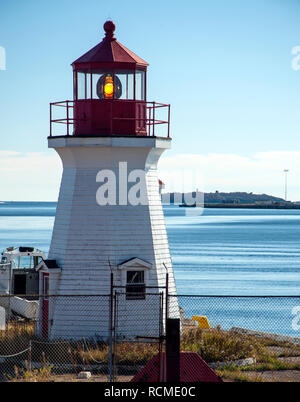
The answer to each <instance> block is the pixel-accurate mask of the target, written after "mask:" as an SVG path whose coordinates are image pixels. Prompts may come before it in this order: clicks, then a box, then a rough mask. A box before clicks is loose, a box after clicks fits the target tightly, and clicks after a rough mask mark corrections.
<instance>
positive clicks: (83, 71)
mask: <svg viewBox="0 0 300 402" xmlns="http://www.w3.org/2000/svg"><path fill="white" fill-rule="evenodd" d="M104 31H105V37H104V38H103V40H102V41H101V42H100V43H99V44H98V45H96V46H95V47H93V48H92V49H91V50H89V51H88V52H87V53H85V54H84V55H83V56H81V57H79V59H77V60H75V61H74V62H73V64H72V66H73V74H74V100H73V101H64V102H55V103H52V104H51V105H50V106H51V108H50V120H51V124H50V127H51V128H50V136H51V135H52V123H66V124H67V135H70V134H71V133H70V125H71V124H73V135H75V136H107V135H118V136H120V135H122V136H127V135H129V136H132V135H134V136H147V135H153V136H155V134H156V133H155V126H156V125H157V124H164V123H165V124H167V127H168V129H167V131H168V135H167V136H169V117H170V105H165V104H161V103H156V102H147V98H146V94H147V84H146V81H147V80H146V77H147V66H148V63H147V62H146V61H144V60H143V59H141V58H140V57H138V56H137V55H136V54H134V53H133V52H131V51H130V50H128V49H127V48H126V47H125V46H123V45H122V44H121V43H119V42H118V41H117V40H116V38H115V37H114V31H115V24H114V23H113V22H112V21H107V22H105V24H104ZM53 106H65V107H66V111H67V116H66V118H63V119H62V118H60V119H54V118H53V111H52V107H53ZM162 107H163V108H167V114H168V117H167V119H165V120H158V119H157V118H155V110H156V109H157V108H162Z"/></svg>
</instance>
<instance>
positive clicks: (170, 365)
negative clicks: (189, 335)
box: [165, 318, 180, 382]
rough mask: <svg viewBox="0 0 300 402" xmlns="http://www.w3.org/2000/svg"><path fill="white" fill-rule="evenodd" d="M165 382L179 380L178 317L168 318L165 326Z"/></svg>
mask: <svg viewBox="0 0 300 402" xmlns="http://www.w3.org/2000/svg"><path fill="white" fill-rule="evenodd" d="M166 368H167V377H166V379H165V380H166V381H167V382H180V319H179V318H168V319H167V328H166Z"/></svg>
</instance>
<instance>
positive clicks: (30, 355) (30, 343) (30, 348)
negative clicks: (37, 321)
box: [28, 339, 32, 371]
mask: <svg viewBox="0 0 300 402" xmlns="http://www.w3.org/2000/svg"><path fill="white" fill-rule="evenodd" d="M28 352H29V353H28V354H29V357H28V368H29V371H31V360H32V342H31V339H30V341H29V351H28Z"/></svg>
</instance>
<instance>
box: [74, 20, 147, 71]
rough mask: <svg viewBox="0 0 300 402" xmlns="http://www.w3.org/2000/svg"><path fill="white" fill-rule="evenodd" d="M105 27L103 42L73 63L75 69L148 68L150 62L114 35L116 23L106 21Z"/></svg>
mask: <svg viewBox="0 0 300 402" xmlns="http://www.w3.org/2000/svg"><path fill="white" fill-rule="evenodd" d="M103 27H104V30H105V32H106V35H105V37H104V38H103V40H102V42H100V43H98V45H96V46H94V47H93V48H92V49H91V50H89V51H88V52H87V53H85V54H84V55H83V56H81V57H79V59H77V60H75V61H74V62H73V63H72V66H73V68H74V69H75V70H82V69H85V68H109V67H114V68H130V69H135V68H142V69H146V68H147V66H148V63H147V62H146V61H145V60H143V59H141V58H140V57H139V56H137V55H136V54H135V53H133V52H132V51H131V50H129V49H127V48H126V47H125V46H124V45H122V44H121V43H119V42H118V41H117V40H116V38H115V37H114V30H115V24H114V23H113V22H112V21H106V22H105V24H104V26H103Z"/></svg>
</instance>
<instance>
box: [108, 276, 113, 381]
mask: <svg viewBox="0 0 300 402" xmlns="http://www.w3.org/2000/svg"><path fill="white" fill-rule="evenodd" d="M113 293H114V274H113V273H112V272H111V274H110V300H109V303H110V306H109V381H110V382H112V381H113V372H112V366H113V354H112V347H113V343H112V335H113Z"/></svg>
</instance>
